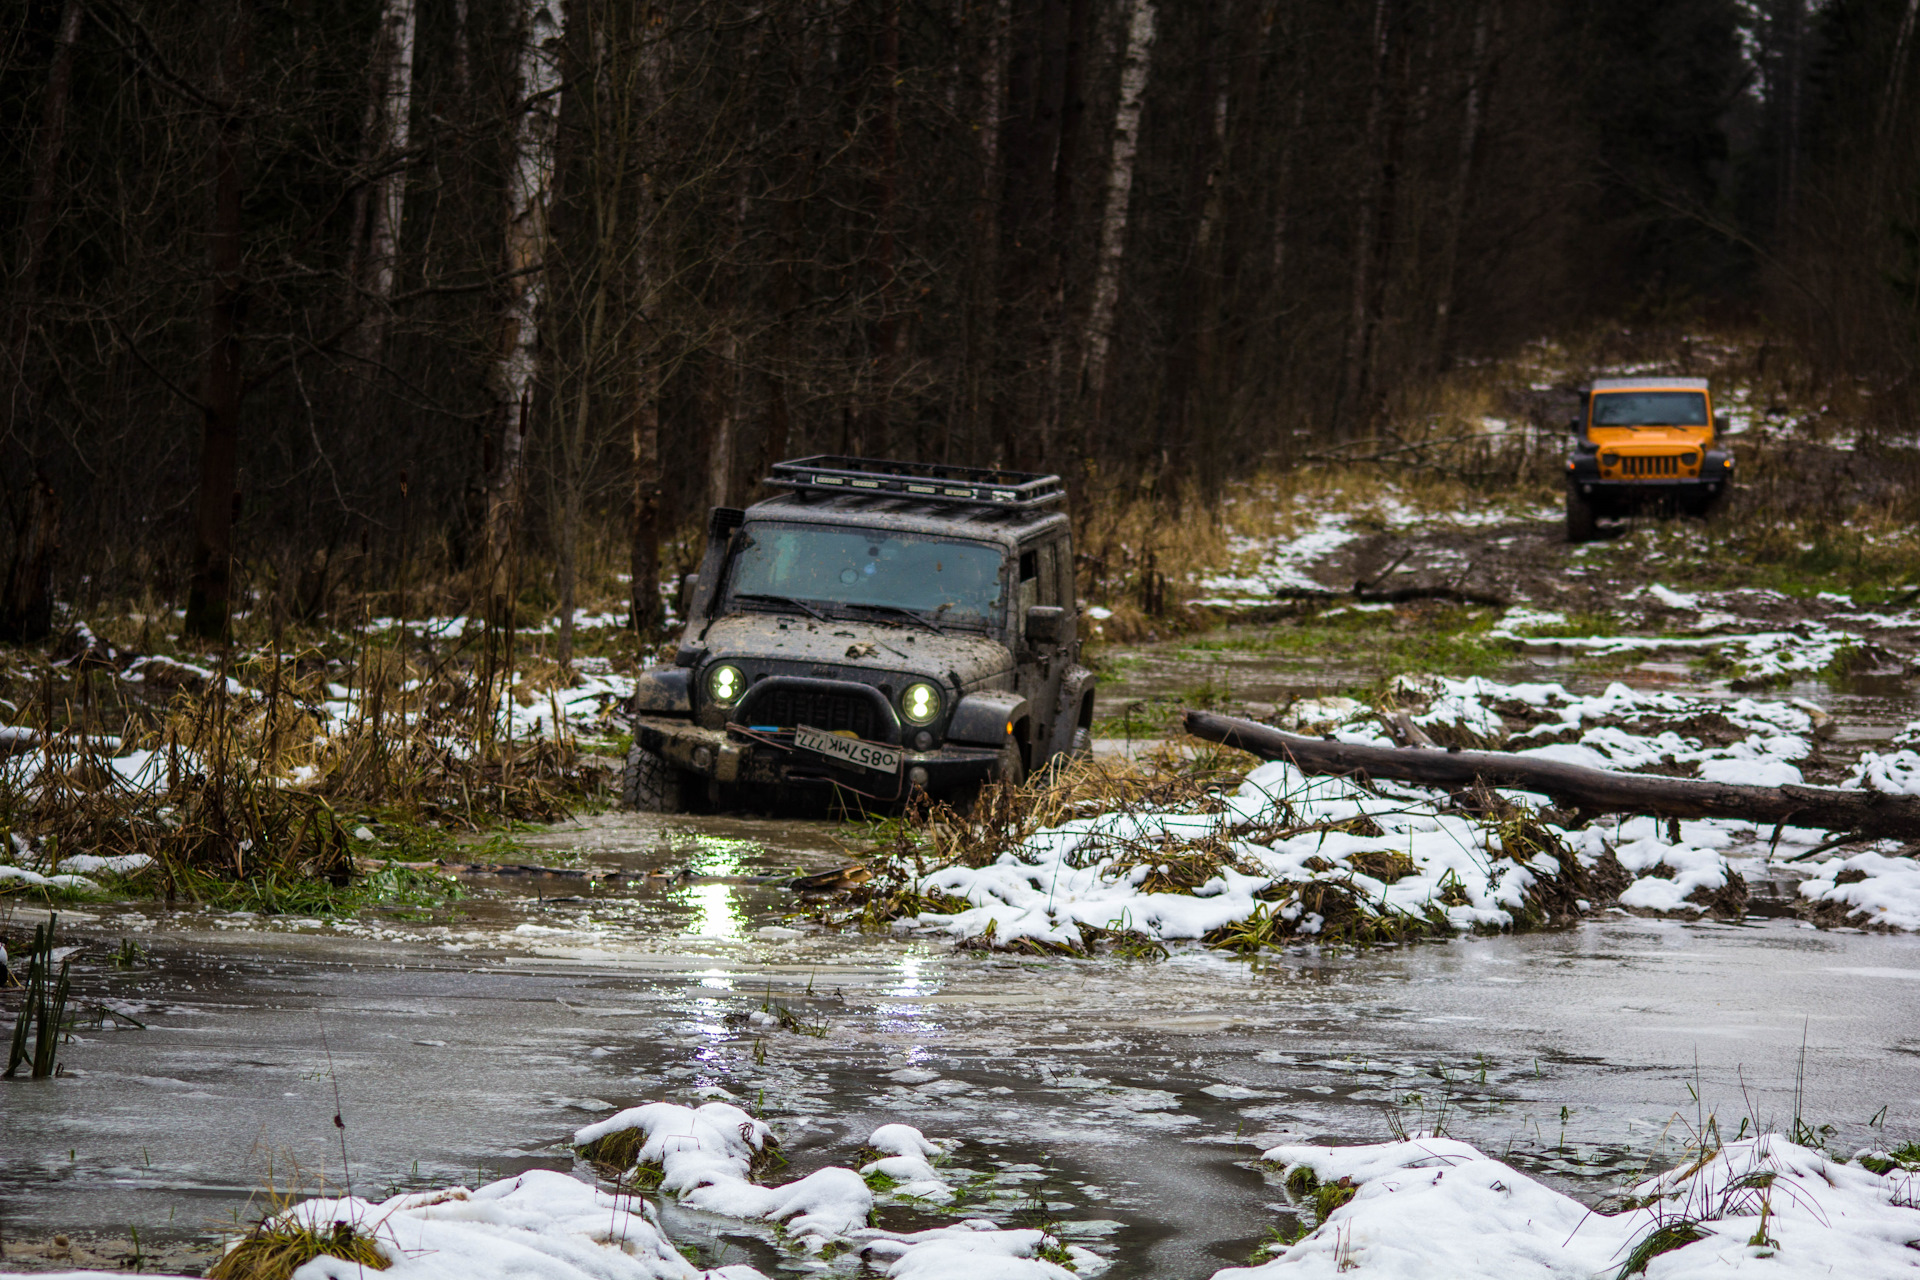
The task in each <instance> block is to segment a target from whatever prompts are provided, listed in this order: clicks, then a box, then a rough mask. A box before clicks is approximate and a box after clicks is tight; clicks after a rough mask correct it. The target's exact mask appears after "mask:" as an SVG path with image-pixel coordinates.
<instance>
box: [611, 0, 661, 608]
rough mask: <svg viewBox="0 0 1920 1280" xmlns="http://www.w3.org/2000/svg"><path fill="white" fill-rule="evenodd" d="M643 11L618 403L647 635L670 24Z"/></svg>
mask: <svg viewBox="0 0 1920 1280" xmlns="http://www.w3.org/2000/svg"><path fill="white" fill-rule="evenodd" d="M638 16H639V21H638V23H637V24H636V25H637V27H638V31H637V33H636V37H635V41H634V45H635V52H634V75H633V79H632V89H631V96H632V111H633V117H634V121H635V123H634V126H633V130H634V136H635V138H636V139H637V144H638V149H639V153H640V154H639V157H638V166H639V171H638V175H637V180H636V181H635V183H634V217H633V229H632V237H633V240H632V250H631V254H630V266H629V268H628V270H627V278H626V288H627V313H628V321H627V324H626V326H625V328H624V335H625V343H624V346H625V350H624V352H623V354H622V368H621V378H622V394H621V401H622V406H621V407H622V410H623V412H624V413H625V415H626V427H627V430H626V436H627V445H628V487H629V499H630V502H631V504H632V505H631V511H630V519H631V524H630V526H629V529H630V538H629V543H628V547H629V556H628V575H629V582H628V613H627V624H628V625H629V626H630V627H632V628H633V630H635V631H637V632H639V633H640V634H641V635H643V636H644V635H650V634H652V633H653V632H654V631H655V629H657V628H658V627H659V625H660V486H661V461H660V366H659V354H660V351H659V346H660V344H659V335H658V332H657V330H655V329H654V326H653V325H652V324H650V323H649V321H650V320H652V319H654V318H656V316H657V311H658V305H659V295H660V288H661V282H662V281H663V280H664V279H665V278H666V277H667V276H668V274H669V272H668V270H667V267H666V263H665V260H664V259H665V245H664V237H662V236H661V235H660V225H659V224H660V189H659V188H660V175H659V165H660V163H661V161H662V160H663V159H664V156H663V153H662V148H663V146H664V138H663V137H662V130H661V118H662V116H663V114H664V112H665V110H666V62H667V55H668V52H669V46H668V43H667V41H668V33H669V27H668V25H667V15H666V14H665V13H664V12H663V11H662V10H661V9H660V8H659V7H658V6H657V5H654V4H646V5H643V6H641V7H640V8H639V13H638Z"/></svg>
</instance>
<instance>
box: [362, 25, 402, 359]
mask: <svg viewBox="0 0 1920 1280" xmlns="http://www.w3.org/2000/svg"><path fill="white" fill-rule="evenodd" d="M414 30H415V20H414V0H384V2H383V3H382V5H381V9H380V25H379V28H378V29H377V30H376V31H375V33H374V40H373V49H372V55H373V56H372V59H371V67H372V83H371V92H369V94H368V95H367V122H366V127H365V133H364V135H363V138H362V142H361V148H362V152H363V154H364V155H365V157H366V160H365V164H366V165H367V168H368V169H369V170H370V172H371V174H372V177H371V178H370V180H369V181H368V182H367V184H366V185H365V186H364V187H362V188H361V189H360V193H359V197H358V201H357V204H358V208H357V209H356V210H355V213H356V216H355V218H354V232H355V236H356V238H357V240H358V243H357V245H356V246H355V253H354V255H353V257H354V263H353V271H352V277H353V284H354V288H355V290H356V291H357V292H358V294H359V298H358V300H357V303H358V309H359V310H360V311H361V313H362V315H363V316H364V319H363V320H362V321H361V323H360V325H359V327H358V328H357V329H356V330H355V333H354V335H353V339H352V341H350V342H349V344H348V345H349V349H350V350H351V352H352V354H353V355H354V356H355V357H357V358H358V359H360V360H362V361H364V362H367V363H369V364H372V363H374V362H377V361H378V360H379V359H380V357H381V353H382V350H383V348H384V346H385V338H386V329H387V319H388V316H389V314H390V310H389V308H390V306H391V303H392V300H393V282H394V275H395V267H396V265H397V262H398V257H399V242H400V226H401V222H402V219H403V218H404V217H405V214H406V204H407V171H406V167H405V165H406V152H407V143H408V137H409V127H410V124H411V117H412V114H413V56H414Z"/></svg>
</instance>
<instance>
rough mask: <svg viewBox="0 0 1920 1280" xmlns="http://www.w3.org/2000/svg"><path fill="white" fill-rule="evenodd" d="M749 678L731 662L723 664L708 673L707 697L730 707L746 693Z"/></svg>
mask: <svg viewBox="0 0 1920 1280" xmlns="http://www.w3.org/2000/svg"><path fill="white" fill-rule="evenodd" d="M746 687H747V678H746V677H745V676H743V675H741V674H740V668H738V667H736V666H734V665H733V664H732V663H730V662H723V663H721V664H720V665H719V666H717V667H715V668H714V669H713V670H711V671H709V672H707V696H708V697H710V698H712V699H713V700H714V702H715V703H717V704H719V705H720V706H723V707H730V706H732V705H733V704H734V703H736V702H738V701H739V700H740V695H741V694H742V693H743V692H745V690H746Z"/></svg>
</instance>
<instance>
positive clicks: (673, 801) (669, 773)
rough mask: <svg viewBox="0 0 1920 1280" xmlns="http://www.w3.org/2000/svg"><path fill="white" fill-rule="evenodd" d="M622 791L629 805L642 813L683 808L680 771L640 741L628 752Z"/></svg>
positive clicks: (622, 797)
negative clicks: (640, 743)
mask: <svg viewBox="0 0 1920 1280" xmlns="http://www.w3.org/2000/svg"><path fill="white" fill-rule="evenodd" d="M620 790H621V799H622V800H623V801H624V802H625V804H626V807H627V808H629V809H634V810H637V811H639V812H640V813H679V812H680V811H681V807H682V806H681V797H680V771H679V770H678V769H676V768H674V767H673V766H672V765H671V764H669V763H667V761H666V759H665V758H664V757H662V756H658V755H655V754H654V753H653V752H651V751H649V750H647V749H646V748H645V747H643V746H640V745H639V744H638V743H636V744H634V748H633V750H631V751H629V752H627V771H626V777H625V778H624V779H622V785H621V789H620Z"/></svg>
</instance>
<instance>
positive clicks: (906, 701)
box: [900, 680, 940, 724]
mask: <svg viewBox="0 0 1920 1280" xmlns="http://www.w3.org/2000/svg"><path fill="white" fill-rule="evenodd" d="M900 714H901V715H903V716H905V717H906V718H907V719H908V720H909V721H911V722H912V723H914V724H927V723H929V722H931V721H932V720H933V718H934V717H935V716H937V715H939V714H940V691H939V690H938V689H936V688H934V687H933V686H932V685H930V684H928V683H927V682H926V681H924V680H921V681H917V682H916V683H914V684H910V685H908V686H907V690H906V692H905V693H903V694H901V695H900Z"/></svg>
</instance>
